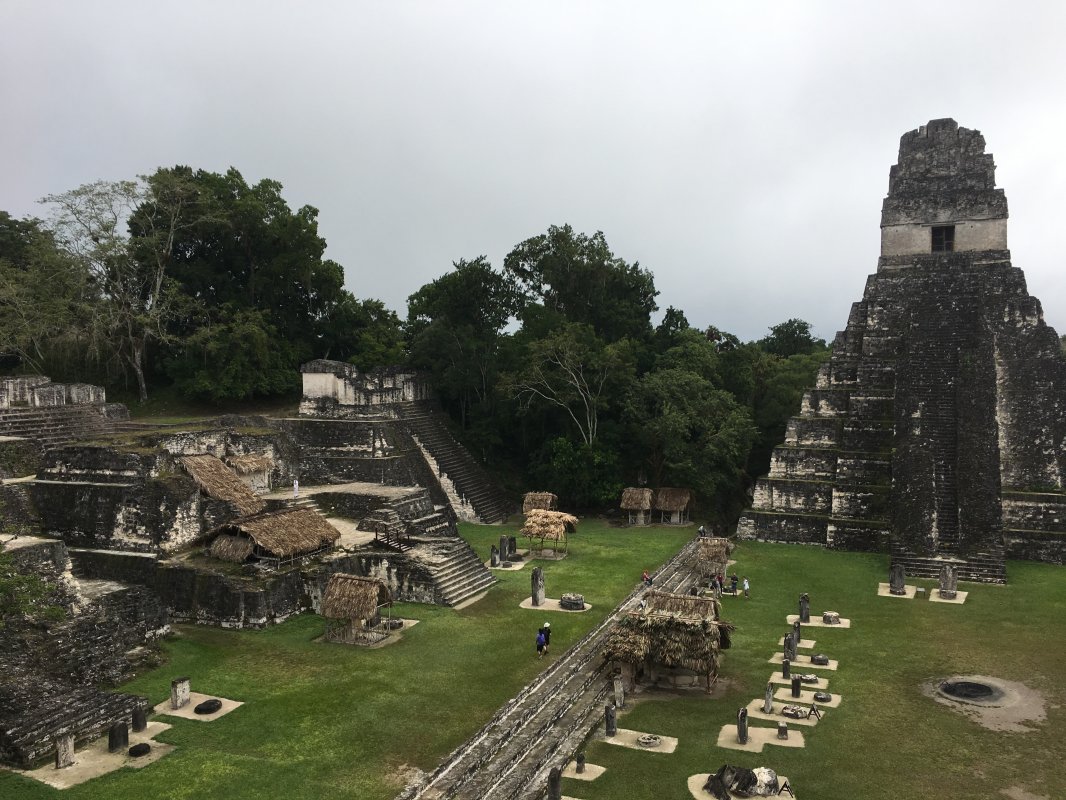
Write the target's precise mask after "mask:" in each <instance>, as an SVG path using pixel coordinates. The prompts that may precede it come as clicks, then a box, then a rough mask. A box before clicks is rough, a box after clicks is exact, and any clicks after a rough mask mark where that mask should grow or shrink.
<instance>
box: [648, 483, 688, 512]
mask: <svg viewBox="0 0 1066 800" xmlns="http://www.w3.org/2000/svg"><path fill="white" fill-rule="evenodd" d="M691 499H692V492H690V491H689V490H688V489H665V488H664V489H656V490H655V508H656V510H658V511H684V510H685V509H686V508H687V507H688V503H689V500H691Z"/></svg>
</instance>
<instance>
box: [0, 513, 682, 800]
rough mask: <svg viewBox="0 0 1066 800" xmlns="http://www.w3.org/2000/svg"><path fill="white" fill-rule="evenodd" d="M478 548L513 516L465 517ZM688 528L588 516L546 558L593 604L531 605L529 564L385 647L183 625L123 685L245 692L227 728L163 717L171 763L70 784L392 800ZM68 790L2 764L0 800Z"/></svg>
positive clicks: (303, 620) (159, 694)
mask: <svg viewBox="0 0 1066 800" xmlns="http://www.w3.org/2000/svg"><path fill="white" fill-rule="evenodd" d="M460 527H461V530H462V533H463V535H464V536H466V537H467V538H468V540H469V541H470V542H471V543H472V544H473V545H474V547H475V548H476V549H477V551H478V553H480V554H482V555H483V556H485V557H487V556H488V551H489V546H490V544H492V543H494V542H497V541H498V540H499V536H500V535H501V534H503V533H508V532H514V531H515V526H507V527H495V526H475V525H462V526H460ZM691 536H692V528H686V529H673V530H671V529H666V528H653V529H649V530H643V531H633V530H624V529H619V528H610V527H607V526H606V525H604V524H602V523H597V522H595V521H588V522H584V523H582V525H581V528H580V532H579V533H578V534H577V535H576V536H574V537H573V538H572V540H571V552H570V556H569V557H568V558H567V559H565V560H564V561H561V562H539V563H540V564H541V565H543V566H544V572H545V584H546V589H547V594H548V596H549V597H558V596H559V595H560V594H561V593H562V592H565V591H578V592H581V593H583V594H584V595H585V597H586V598H587V600H588V602H590V603H591V604H592V605H593V608H592V609H591V610H590V611H589V612H587V613H584V614H558V613H556V614H549V615H545V614H544V613H543V612H540V611H532V610H525V609H521V608H519V607H518V604H519V602H520V601H521V600H522V599H524V598H525V597H527V596H528V594H529V576H530V567H528V566H527V567H525V568H524V569H522V570H520V571H516V572H506V573H497V575H498V576H499V577H500V583H499V584H497V585H496V586H494V587H493V588H491V589H490V590H489V593H488V596H487V597H485V598H484V599H483V600H481V601H480V602H478V603H475V604H474V605H472V606H469V607H468V608H466V609H463V610H462V611H455V610H452V609H447V608H439V607H435V606H425V605H418V604H400V605H398V606H397V607H396V608H395V610H394V613H395V614H397V615H400V616H404V617H408V618H417V619H419V620H420V622H419V624H418V625H416V626H414V627H412V628H411V629H410V630H408V631H406V632H405V634H404V636H403V639H402V640H401V641H399V642H397V643H394V644H391V645H389V646H387V647H384V648H381V649H376V650H367V649H364V648H355V647H346V646H343V645H335V644H323V643H319V642H315V641H314V640H315V639H316V638H318V637H319V636H320V635H321V634H322V632H323V630H324V627H325V626H324V622H323V620H322V619H321V618H319V617H317V616H314V615H310V614H307V615H302V616H300V617H297V618H295V619H292V620H290V621H288V622H286V623H285V624H283V625H278V626H275V627H273V628H270V629H267V630H264V631H227V630H220V629H217V628H203V627H191V626H190V627H182V628H180V630H179V635H178V636H176V637H175V638H173V639H172V640H170V641H169V642H167V643H166V645H165V647H166V650H167V653H168V656H169V662H168V663H167V664H166V665H165V666H164V667H162V668H160V669H158V670H155V671H153V672H150V673H148V674H145V675H143V676H140V677H139V678H137V679H136V680H134V681H132V682H131V683H129V684H128V685H126V686H123V687H122V689H123V690H126V691H131V692H137V693H141V694H145V695H148V697H149V698H150V699H151V701H152V702H153V703H157V702H160V701H162V700H164V699H166V698H167V697H168V696H169V691H170V688H169V687H170V680H171V678H173V677H176V676H179V675H187V676H189V677H190V678H191V680H192V688H193V691H198V692H204V693H210V694H217V695H220V696H223V697H228V698H232V699H235V700H242V701H244V703H245V705H244V706H242V707H240V708H239V709H237V710H236V711H234V712H232V713H231V714H229V715H227V716H225V717H222V718H220V719H218V720H217V721H215V722H211V723H204V722H197V721H193V720H183V719H177V718H161V719H162V721H166V722H168V723H170V724H172V725H173V728H171V729H170V730H169V731H166V732H165V733H163V734H161V735H160V736H159V737H158V738H159V739H160V740H161V741H166V742H170V743H173V744H175V745H177V750H175V751H174V752H173V753H172V754H170V755H168V756H167V757H166V758H164V759H162V760H161V761H159V762H157V763H155V764H152V765H149V766H148V767H146V768H144V769H140V770H132V769H124V770H119V771H117V772H114V773H111V774H110V775H107V776H104V777H102V778H98V779H96V780H93V781H90V782H88V783H86V784H83V785H81V786H78V787H75V788H72V789H69V790H66V791H64V792H63V793H62V797H63V798H65V800H80V799H81V798H109V799H112V798H114V799H117V798H144V797H167V798H217V797H226V798H228V799H232V800H236V799H237V798H267V797H285V798H332V797H353V798H366V799H367V800H374V799H375V798H392V797H394V796H395V795H396V793H397V792H398V791H399V790H400V789H401V788H402V786H403V781H402V780H400V779H398V778H397V777H396V775H397V773H398V771H399V768H401V767H402V766H403V765H410V766H414V767H419V768H422V769H425V770H431V769H433V768H435V767H436V765H437V764H438V763H439V762H440V760H441V759H442V758H443V757H444V756H446V755H447V754H448V753H449V752H450V751H451V750H452V749H454V748H455V747H456V746H457V745H459V744H460V743H462V742H463V741H464V740H465V739H466V738H468V737H469V736H470V735H471V734H472V733H474V732H475V731H476V730H477V729H478V728H479V727H481V725H483V724H484V723H485V722H486V721H487V720H488V718H489V717H491V716H492V714H493V713H494V712H495V711H496V709H497V708H499V707H500V706H501V705H502V704H503V703H504V702H506V701H507V700H508V699H509V698H510V697H513V696H514V695H515V694H516V693H517V692H518V691H519V690H520V689H521V687H522V686H524V685H525V684H526V683H528V682H529V681H530V680H531V679H532V678H533V677H534V676H535V675H536V674H537V673H538V672H539V671H540V670H542V669H544V668H545V667H546V666H547V665H548V663H549V662H548V660H543V661H540V660H538V659H537V658H536V650H535V645H534V639H535V637H536V631H537V628H539V627H540V625H541V624H542V623H543V622H545V620H550V621H551V623H552V631H553V632H554V635H553V637H552V650H553V656H552V657H554V656H555V655H557V654H558V653H561V652H563V651H564V650H565V649H566V648H567V647H568V646H569V644H570V643H571V642H574V641H576V640H577V639H579V638H581V636H583V635H584V634H585V632H587V631H588V630H589V629H590V628H592V627H593V626H594V625H595V624H596V623H598V622H600V621H601V620H602V619H603V618H604V616H605V615H606V614H607V613H608V612H609V611H610V610H611V609H612V608H613V607H614V606H615V605H616V604H617V603H618V602H619V601H620V600H621V599H622V598H623V597H624V596H625V595H626V594H627V593H629V592H630V591H631V590H632V589H633V587H634V586H635V585H636V584H637V583H638V582H639V578H640V573H641V570H642V569H644V568H645V567H647V568H653V567H655V566H656V565H658V564H660V563H662V562H663V561H665V560H666V559H668V558H669V557H670V556H671V555H672V554H673V553H675V552H676V551H677V550H678V549H679V548H680V547H681V545H682V544H683V543H684V542H685V541H686V540H688V539H689V538H690V537H691ZM55 796H57V791H56V790H54V789H51V788H49V787H47V786H43V785H41V784H38V783H36V782H33V781H30V780H27V779H24V778H21V777H18V776H15V775H11V774H8V773H0V797H2V798H4V800H11V799H12V798H44V797H55Z"/></svg>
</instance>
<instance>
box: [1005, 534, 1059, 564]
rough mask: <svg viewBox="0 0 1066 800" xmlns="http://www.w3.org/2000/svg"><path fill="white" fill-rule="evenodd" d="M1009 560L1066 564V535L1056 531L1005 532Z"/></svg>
mask: <svg viewBox="0 0 1066 800" xmlns="http://www.w3.org/2000/svg"><path fill="white" fill-rule="evenodd" d="M1003 542H1004V545H1005V546H1006V551H1007V558H1013V559H1019V560H1022V561H1042V562H1044V563H1045V564H1066V533H1061V532H1056V531H1017V530H1005V531H1003Z"/></svg>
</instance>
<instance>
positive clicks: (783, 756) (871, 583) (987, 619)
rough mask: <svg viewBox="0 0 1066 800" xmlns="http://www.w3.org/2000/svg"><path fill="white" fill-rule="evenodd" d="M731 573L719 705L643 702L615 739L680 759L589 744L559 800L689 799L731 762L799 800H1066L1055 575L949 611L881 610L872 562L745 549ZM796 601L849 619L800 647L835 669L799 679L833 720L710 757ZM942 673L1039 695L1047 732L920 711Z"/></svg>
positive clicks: (901, 604) (1065, 583)
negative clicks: (588, 766)
mask: <svg viewBox="0 0 1066 800" xmlns="http://www.w3.org/2000/svg"><path fill="white" fill-rule="evenodd" d="M734 558H736V559H737V561H738V563H737V565H736V569H737V571H738V572H739V573H740V574H746V575H748V576H749V577H750V578H751V580H752V599H751V600H749V601H744V600H743V599H733V598H726V599H724V600H723V603H724V606H725V608H724V612H723V616H724V617H725V618H727V619H730V620H731V621H733V622H735V623H736V625H737V631H736V634H735V636H734V639H733V642H734V645H733V647H732V649H730V650H729V651H727V652H726V653H725V661H724V664H723V669H722V679H723V682H724V684H725V691H724V696H721V697H719V698H717V699H708V698H707V697H691V696H685V697H680V696H676V695H669V694H667V693H656V692H646V693H644V694H643V695H641V697H640V698H639V702H637V703H636V704H635V706H634V707H633V708H632V710H631V711H630V712H628V713H625V714H622V715H621V716H620V717H619V726H621V727H625V728H630V729H635V730H643V731H650V732H653V733H658V734H665V735H668V736H675V737H677V738H678V739H679V740H680V743H679V746H678V749H677V751H676V752H675V753H674V754H672V755H663V754H658V753H647V752H635V751H632V750H627V749H624V748H620V747H616V746H613V745H608V744H605V743H603V742H602V741H592V742H590V744H589V745H588V747H587V758H588V761H589V762H590V763H593V764H600V765H603V766H605V767H607V772H606V773H605V774H604V775H603V776H602V777H601V778H599V779H597V780H596V781H594V782H582V781H572V780H566V781H564V787H563V791H564V793H565V794H568V795H571V796H574V797H580V798H583V800H600V799H601V798H604V799H605V798H619V797H625V798H633V799H634V800H635V799H636V798H647V800H652V798H656V799H659V800H682V799H683V798H689V797H691V795H689V794H688V792H687V789H686V786H685V778H686V777H687V776H688V775H694V774H697V773H703V772H714V771H716V770H717V769H718V767H720V766H721V765H722V764H724V763H732V764H738V765H741V766H746V767H756V766H769V767H771V768H773V769H775V770H777V771H778V772H780V773H782V774H784V775H787V776H789V778H790V780H791V781H792V783H793V787H794V788H795V790H796V793H797V795H798V796H799V797H800V798H801V800H811V799H812V798H816V799H817V800H881V799H882V798H883V799H884V800H889V798H892V799H893V800H895V799H897V798H907V797H911V798H938V800H962V799H963V798H968V799H972V798H982V799H983V800H985V799H987V800H991V799H992V798H996V797H1001V798H1002V797H1006V795H1004V794H1001V790H1003V789H1008V788H1010V787H1022V788H1024V789H1026V790H1028V791H1029V792H1031V793H1032V796H1033V797H1034V800H1035V798H1036V797H1040V798H1048V799H1049V800H1051V799H1053V798H1062V797H1066V788H1064V786H1063V783H1062V779H1061V775H1060V774H1059V773H1060V768H1061V764H1062V763H1063V760H1064V758H1066V741H1064V740H1063V737H1062V736H1061V733H1062V731H1064V730H1066V719H1064V717H1066V712H1064V710H1063V709H1064V707H1066V686H1064V684H1063V676H1064V672H1066V671H1064V669H1063V665H1064V664H1066V573H1064V572H1063V569H1062V568H1061V567H1054V566H1045V565H1038V564H1031V563H1021V562H1012V563H1010V564H1009V565H1008V575H1009V580H1010V584H1009V585H1008V586H1006V587H998V586H981V585H975V584H962V585H961V586H960V588H961V589H964V590H967V591H969V592H970V595H969V597H968V598H967V600H966V603H965V604H964V605H961V606H956V605H947V604H942V603H931V602H928V601H921V600H909V601H908V600H901V599H895V598H883V597H878V596H877V595H876V587H877V583H878V582H879V581H887V579H888V570H887V558H886V557H883V556H872V555H862V554H854V553H838V552H830V551H825V550H821V549H817V548H806V547H799V546H791V545H772V544H754V543H751V544H749V543H745V544H743V545H742V546H741V547H739V548H738V549H737V551H736V552H735V553H734ZM908 583H916V584H917V585H920V586H926V587H932V586H935V582H933V581H922V580H917V581H915V580H909V581H908ZM803 591H807V592H809V593H810V594H811V612H812V614H819V613H820V612H821V611H823V610H835V611H839V612H840V613H841V616H844V617H848V618H851V619H852V620H853V627H852V628H851V629H850V630H824V629H818V628H808V629H806V631H805V633H804V638H813V639H815V640H816V647H815V650H816V651H818V652H824V653H826V654H827V655H828V656H829V657H830V658H834V659H839V661H840V668H839V669H838V670H837V671H836V672H830V671H826V670H811V671H812V672H816V673H818V674H819V675H824V676H828V677H829V690H830V691H832V692H835V693H839V694H841V695H842V696H843V701H842V703H841V705H840V707H839V708H837V709H830V710H829V711H828V713H827V714H826V717H825V719H823V720H822V721H821V722H820V723H819V724H818V725H817V726H815V727H814V728H811V729H807V728H803V729H802V730H804V735H805V736H806V740H807V746H806V747H805V748H804V749H795V750H793V749H785V748H778V747H774V746H772V745H768V746H767V747H766V748H765V749H764V750H763V752H762V753H761V754H751V753H742V752H739V751H735V750H723V749H719V748H717V747H716V746H715V742H716V740H717V737H718V732H719V730H720V729H721V728H722V726H723V725H725V724H727V723H731V722H735V718H736V711H737V709H738V708H740V707H741V706H744V705H747V704H748V702H750V701H751V700H752V699H754V698H761V697H762V695H763V691H764V689H765V687H766V681H767V679H768V678H769V676H770V674H771V672H772V671H774V669H775V668H774V667H773V666H772V665H770V664H768V663H767V661H768V659H769V658H770V656H771V655H772V654H773V653H774V652H775V651H777V650H778V649H779V648H778V647H777V642H778V640H779V639H780V637H781V636H783V635H784V634H785V633H786V632H787V630H788V628H787V626H786V624H785V615H786V614H792V613H796V610H797V600H798V596H799V594H800V592H803ZM777 669H780V668H779V667H778V668H777ZM952 674H980V675H990V676H994V677H998V678H1003V679H1006V680H1011V681H1020V682H1022V683H1025V684H1026V685H1027V686H1029V687H1030V688H1032V689H1035V690H1038V691H1040V692H1042V693H1043V694H1044V695H1045V697H1046V699H1047V704H1048V705H1047V719H1046V720H1045V721H1044V722H1041V723H1039V724H1037V725H1034V726H1033V729H1032V731H1031V732H1025V733H997V732H993V731H990V730H987V729H985V728H982V727H980V726H979V725H978V724H977V723H975V722H973V721H971V720H970V719H967V718H966V717H964V716H962V715H961V714H959V713H957V712H955V711H953V710H951V709H949V708H947V707H945V706H943V705H941V704H938V703H935V702H934V701H932V700H931V699H929V698H927V697H925V696H923V694H922V693H921V686H922V684H923V683H926V682H930V681H932V680H934V679H937V678H940V677H947V676H949V675H952ZM752 724H753V725H759V724H760V723H759V722H757V721H753V723H752ZM762 724H766V723H762ZM791 727H792V728H793V729H797V728H799V726H791ZM1017 796H1019V797H1021V796H1024V797H1028V796H1029V795H1017Z"/></svg>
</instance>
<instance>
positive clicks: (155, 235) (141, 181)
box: [42, 173, 202, 402]
mask: <svg viewBox="0 0 1066 800" xmlns="http://www.w3.org/2000/svg"><path fill="white" fill-rule="evenodd" d="M196 201H197V188H196V187H195V186H194V185H193V184H192V183H191V182H190V181H189V180H188V179H187V176H185V175H179V174H174V175H169V174H167V175H161V174H159V173H157V174H156V175H153V176H151V177H143V176H142V177H140V178H138V179H137V180H132V181H111V182H109V181H96V182H95V183H90V184H85V185H83V186H79V187H78V188H77V189H72V190H70V191H68V192H63V193H62V194H53V195H48V196H47V197H45V198H44V199H43V200H42V202H44V203H48V204H50V205H51V206H52V207H53V215H52V219H51V226H52V230H53V232H54V234H55V237H56V241H57V242H58V243H59V245H60V246H61V247H62V248H63V249H65V250H66V252H67V253H68V254H69V256H70V257H71V258H73V259H76V260H77V261H79V262H80V263H81V265H82V267H83V269H85V270H86V271H87V272H88V273H89V275H90V276H91V278H92V281H93V285H94V289H95V291H96V292H97V298H96V302H94V303H93V304H92V306H91V308H92V311H93V315H92V322H93V325H92V330H93V331H94V332H95V334H96V341H97V343H98V345H99V346H100V347H101V348H103V349H104V350H105V351H106V352H107V353H108V354H109V355H111V356H113V357H114V358H115V359H117V360H118V362H119V363H120V364H122V365H123V366H124V367H126V368H128V369H129V370H130V371H131V372H132V373H133V375H134V377H135V378H136V381H137V387H138V391H139V393H140V398H141V401H142V402H143V401H144V400H147V399H148V386H147V380H146V377H145V374H146V368H147V359H148V350H149V347H150V346H151V345H152V344H153V343H154V342H164V341H166V340H167V339H168V332H167V326H168V324H169V323H170V322H171V321H172V319H173V318H174V317H175V315H176V308H177V306H178V303H179V295H178V292H177V287H176V286H175V284H174V281H173V280H172V279H171V276H170V274H169V271H170V267H171V263H172V259H173V256H174V254H175V247H176V242H177V240H178V238H179V237H180V236H181V235H182V234H183V233H184V232H185V231H187V230H188V229H189V228H190V227H191V226H193V225H195V224H199V223H201V222H202V219H201V218H199V217H198V216H197V214H196V213H195V212H193V211H192V210H191V209H192V208H196V207H197V205H198V204H197V202H196ZM134 214H136V215H137V221H136V223H134V224H133V225H132V227H133V229H134V231H133V234H132V235H131V232H130V228H131V218H132V217H133V216H134Z"/></svg>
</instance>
